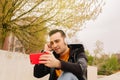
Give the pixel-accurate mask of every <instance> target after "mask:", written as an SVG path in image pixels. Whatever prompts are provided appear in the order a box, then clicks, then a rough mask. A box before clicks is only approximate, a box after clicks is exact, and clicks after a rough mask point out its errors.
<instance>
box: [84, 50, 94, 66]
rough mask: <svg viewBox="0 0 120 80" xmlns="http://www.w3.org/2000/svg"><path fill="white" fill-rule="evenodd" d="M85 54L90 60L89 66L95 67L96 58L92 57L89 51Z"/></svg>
mask: <svg viewBox="0 0 120 80" xmlns="http://www.w3.org/2000/svg"><path fill="white" fill-rule="evenodd" d="M85 53H86V56H87V58H88V65H93V60H94V57H93V56H91V55H90V53H89V51H88V50H86V51H85Z"/></svg>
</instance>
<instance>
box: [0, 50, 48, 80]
mask: <svg viewBox="0 0 120 80" xmlns="http://www.w3.org/2000/svg"><path fill="white" fill-rule="evenodd" d="M0 80H48V77H47V76H46V77H44V78H39V79H37V78H34V77H33V65H31V64H30V61H29V56H28V55H26V54H22V53H15V52H14V53H11V52H7V51H2V50H0Z"/></svg>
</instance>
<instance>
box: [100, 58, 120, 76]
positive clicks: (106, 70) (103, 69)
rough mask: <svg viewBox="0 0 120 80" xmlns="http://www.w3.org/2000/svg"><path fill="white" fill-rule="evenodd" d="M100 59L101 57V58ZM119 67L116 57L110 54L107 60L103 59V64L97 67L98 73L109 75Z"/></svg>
mask: <svg viewBox="0 0 120 80" xmlns="http://www.w3.org/2000/svg"><path fill="white" fill-rule="evenodd" d="M101 59H102V58H101ZM119 69H120V65H119V63H118V59H117V57H116V56H111V57H109V58H108V59H107V60H105V61H103V64H102V65H100V68H99V69H98V74H102V75H110V74H113V73H114V72H116V71H118V70H119Z"/></svg>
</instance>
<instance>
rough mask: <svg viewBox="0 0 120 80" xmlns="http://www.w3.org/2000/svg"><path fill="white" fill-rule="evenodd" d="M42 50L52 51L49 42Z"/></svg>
mask: <svg viewBox="0 0 120 80" xmlns="http://www.w3.org/2000/svg"><path fill="white" fill-rule="evenodd" d="M44 50H45V51H52V48H51V46H50V43H48V44H45V46H44Z"/></svg>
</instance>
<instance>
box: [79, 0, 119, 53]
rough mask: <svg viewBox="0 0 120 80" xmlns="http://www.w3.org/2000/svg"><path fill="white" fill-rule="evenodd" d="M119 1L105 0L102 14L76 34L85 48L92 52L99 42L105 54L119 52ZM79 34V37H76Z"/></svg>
mask: <svg viewBox="0 0 120 80" xmlns="http://www.w3.org/2000/svg"><path fill="white" fill-rule="evenodd" d="M119 8H120V0H107V1H106V4H105V6H104V7H103V11H102V13H101V14H100V15H99V16H98V17H97V19H96V20H95V21H89V22H88V23H87V24H86V28H85V29H83V30H82V31H80V32H78V33H77V38H78V39H79V40H81V41H82V43H83V44H84V45H85V47H86V48H87V49H88V50H90V51H93V49H94V48H95V42H96V41H97V40H100V41H101V42H103V44H104V51H105V52H107V53H112V52H120V9H119ZM78 34H79V35H78Z"/></svg>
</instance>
